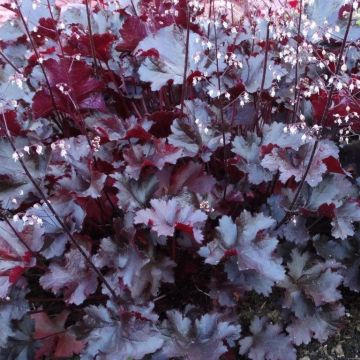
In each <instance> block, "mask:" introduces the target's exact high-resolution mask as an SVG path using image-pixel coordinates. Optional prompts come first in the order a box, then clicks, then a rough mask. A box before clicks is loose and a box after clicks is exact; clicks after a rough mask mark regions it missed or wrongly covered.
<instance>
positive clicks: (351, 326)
mask: <svg viewBox="0 0 360 360" xmlns="http://www.w3.org/2000/svg"><path fill="white" fill-rule="evenodd" d="M342 303H343V305H344V306H345V308H346V319H345V321H344V327H343V329H341V330H339V332H338V334H337V335H335V336H333V337H331V338H329V339H328V341H326V342H325V343H323V344H319V342H317V341H313V342H311V343H310V344H309V345H306V346H302V347H300V349H299V350H298V360H336V359H342V360H354V359H360V307H359V295H358V294H354V293H344V299H343V301H342Z"/></svg>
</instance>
